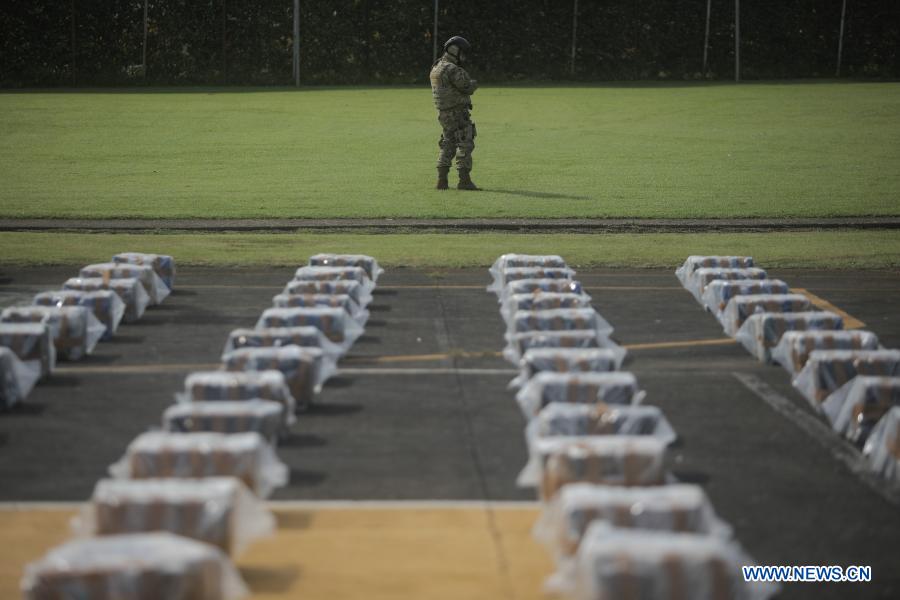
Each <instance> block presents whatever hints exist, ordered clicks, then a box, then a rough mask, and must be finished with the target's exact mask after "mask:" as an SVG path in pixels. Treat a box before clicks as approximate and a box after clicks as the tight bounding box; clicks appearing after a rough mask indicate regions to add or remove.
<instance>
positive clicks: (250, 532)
mask: <svg viewBox="0 0 900 600" xmlns="http://www.w3.org/2000/svg"><path fill="white" fill-rule="evenodd" d="M129 256H130V255H129ZM122 264H123V263H120V262H117V263H114V264H109V265H102V266H97V265H94V266H91V267H87V268H86V271H87V272H85V271H83V272H82V275H85V276H90V277H92V276H93V275H95V274H98V273H99V274H101V276H100V280H101V281H104V278H105V280H106V281H107V282H108V283H109V282H115V281H121V279H119V278H118V276H119V275H120V276H121V277H122V278H125V275H126V274H131V275H139V276H136V277H132V281H136V282H138V285H139V286H140V287H139V288H134V287H132V288H129V289H130V290H131V292H132V293H134V292H135V290H137V289H142V290H143V291H144V292H145V293H147V294H148V296H150V297H151V298H153V297H154V296H153V293H155V291H159V290H161V289H162V288H158V287H156V288H155V287H153V286H155V285H164V284H165V283H166V280H165V279H164V278H163V279H161V281H159V282H157V284H152V283H151V282H152V281H153V280H152V278H150V277H149V276H147V277H144V276H140V275H141V273H142V272H141V271H140V270H137V271H135V270H129V271H120V270H119V269H122V268H123V267H121V265H122ZM163 264H165V263H163ZM168 264H169V265H170V264H171V263H170V262H169V263H168ZM154 266H158V265H154ZM125 268H128V269H132V267H130V266H129V267H125ZM381 272H382V270H381V269H380V268H379V267H378V264H377V262H376V261H375V260H374V259H372V258H371V257H368V256H356V255H331V254H329V255H324V254H323V255H317V256H314V257H312V258H311V259H310V262H309V265H308V266H306V267H302V268H300V269H298V270H297V273H296V276H295V278H294V279H293V280H292V281H290V282H289V283H288V284H287V286H286V287H285V290H284V292H283V293H282V294H279V295H278V296H276V297H275V299H274V302H273V304H274V306H273V308H271V309H267V310H265V311H264V312H263V314H262V316H261V318H260V319H259V322H258V323H257V324H256V328H255V329H240V330H235V331H233V332H231V334H230V335H229V337H228V341H227V343H226V347H225V353H224V355H223V357H222V367H221V369H220V370H218V371H206V372H196V373H191V374H189V375H188V376H187V378H186V379H185V382H184V389H183V390H182V391H181V392H179V393H177V394H176V402H175V404H174V405H172V406H170V407H169V408H168V409H166V410H165V412H164V414H163V415H162V429H156V430H152V431H149V432H147V433H144V434H142V435H139V436H138V437H137V438H135V439H134V440H133V441H132V442H131V443H130V444H129V446H128V448H127V449H126V450H125V453H124V455H123V456H122V458H121V459H120V460H119V461H118V462H116V463H115V464H114V465H112V466H111V467H110V469H109V472H110V476H111V478H110V479H104V480H101V481H100V482H98V483H97V485H96V487H95V489H94V493H93V496H92V497H91V499H90V501H89V503H88V504H87V505H86V506H85V507H84V509H83V510H82V512H81V514H80V516H79V517H78V518H77V519H76V521H75V523H74V524H73V529H74V531H75V539H74V540H72V541H70V542H68V543H66V544H64V545H62V546H60V547H58V548H55V549H53V550H51V551H50V552H49V553H48V554H47V555H46V556H45V557H44V558H42V559H41V560H39V561H37V562H35V563H33V564H31V565H29V566H28V568H27V569H26V572H25V576H24V579H23V582H22V588H23V590H24V593H25V597H26V598H29V599H34V600H37V599H44V598H63V597H65V598H94V597H96V598H112V597H115V598H120V597H121V598H126V597H127V598H142V599H144V598H146V599H148V600H150V599H162V598H165V599H167V600H169V599H172V600H221V599H224V600H237V599H239V598H245V597H247V596H248V595H249V592H248V590H247V588H246V586H245V585H244V582H243V581H242V580H241V577H240V575H239V574H238V571H237V570H236V569H235V567H234V564H233V562H232V559H233V558H234V557H236V556H238V555H239V554H240V553H241V552H243V551H244V549H245V548H246V547H247V546H248V545H249V544H250V543H252V542H253V541H255V540H257V539H259V538H260V537H263V536H266V535H269V534H271V533H272V532H273V531H274V528H275V519H274V518H273V516H272V514H271V513H270V512H269V510H268V509H267V508H266V506H265V504H264V499H265V498H268V497H269V496H270V495H271V494H272V493H273V492H274V491H275V489H277V488H278V487H281V486H283V485H286V484H287V482H288V469H287V467H286V466H285V465H284V464H283V463H282V462H281V461H280V460H279V458H278V456H277V454H276V446H277V443H278V441H279V440H280V439H282V438H283V437H284V436H285V435H286V434H288V432H289V429H290V426H291V425H292V424H293V423H294V422H295V420H296V414H297V413H298V412H301V411H303V410H305V409H306V408H308V407H309V405H310V404H311V403H312V402H313V399H314V397H315V395H316V394H317V393H318V392H319V390H320V389H321V387H322V384H323V383H324V382H325V381H326V380H327V379H328V378H329V377H330V376H331V375H332V374H333V373H334V372H335V369H336V364H337V361H338V359H339V358H340V357H341V356H342V355H343V354H344V353H346V352H347V350H348V349H349V348H350V346H351V345H352V344H353V342H354V341H355V340H356V339H357V338H358V337H359V335H360V334H361V333H362V330H363V327H364V325H365V323H366V319H367V318H368V311H367V310H366V307H367V305H368V304H369V302H370V300H371V297H372V290H373V288H374V286H375V281H376V279H377V278H378V276H379V275H380V274H381ZM103 273H106V275H103ZM116 274H119V275H116ZM144 283H148V284H149V289H148V288H147V287H144ZM169 283H171V280H169ZM166 289H168V288H166ZM154 290H155V291H154ZM151 292H152V293H151ZM132 297H133V298H137V297H138V294H134V296H132ZM156 298H159V296H156ZM0 358H2V355H0Z"/></svg>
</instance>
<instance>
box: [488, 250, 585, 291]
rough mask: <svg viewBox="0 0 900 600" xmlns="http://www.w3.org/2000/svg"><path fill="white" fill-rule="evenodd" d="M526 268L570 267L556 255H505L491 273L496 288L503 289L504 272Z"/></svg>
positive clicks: (495, 264) (497, 261)
mask: <svg viewBox="0 0 900 600" xmlns="http://www.w3.org/2000/svg"><path fill="white" fill-rule="evenodd" d="M524 267H532V268H541V269H565V268H567V267H568V265H567V264H566V261H564V260H563V258H562V257H561V256H558V255H556V254H547V255H541V254H504V255H502V256H500V258H498V259H497V260H495V261H494V264H493V265H491V268H490V269H489V272H490V274H491V277H492V278H493V279H494V284H495V286H497V287H502V285H503V272H504V271H506V270H507V269H517V268H524Z"/></svg>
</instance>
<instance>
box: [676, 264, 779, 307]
mask: <svg viewBox="0 0 900 600" xmlns="http://www.w3.org/2000/svg"><path fill="white" fill-rule="evenodd" d="M768 278H769V277H768V275H767V274H766V272H765V271H764V270H763V269H757V268H755V267H754V268H748V269H719V268H702V269H697V270H696V271H694V272H693V273H692V274H691V276H690V277H689V278H688V280H687V283H686V284H685V286H684V287H685V289H687V291H689V292H690V293H691V294H693V296H694V298H696V299H697V302H700V303H702V302H703V292H705V291H706V286H707V285H709V284H710V283H711V282H713V281H741V280H747V279H757V280H763V279H768Z"/></svg>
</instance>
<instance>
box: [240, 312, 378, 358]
mask: <svg viewBox="0 0 900 600" xmlns="http://www.w3.org/2000/svg"><path fill="white" fill-rule="evenodd" d="M277 327H315V328H317V329H319V330H320V331H321V332H322V333H323V334H324V335H325V337H327V338H328V339H329V340H331V341H332V342H334V343H335V344H337V345H338V346H340V347H341V349H342V350H343V351H344V352H346V351H347V350H349V349H350V346H352V345H353V342H355V341H356V340H357V339H358V338H359V336H361V335H362V334H363V327H362V326H361V325H360V324H359V323H357V322H356V321H354V320H353V319H352V318H350V316H349V315H347V312H346V311H344V310H343V309H341V308H319V307H315V308H267V309H266V310H265V311H263V314H262V316H260V318H259V321H257V323H256V328H257V329H269V328H277Z"/></svg>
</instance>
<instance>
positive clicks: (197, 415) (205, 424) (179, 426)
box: [162, 400, 285, 443]
mask: <svg viewBox="0 0 900 600" xmlns="http://www.w3.org/2000/svg"><path fill="white" fill-rule="evenodd" d="M284 415H285V409H284V404H281V403H280V402H275V401H274V400H246V401H244V402H233V401H229V400H225V401H216V400H212V401H206V402H180V403H177V404H173V405H172V406H170V407H169V408H167V409H166V410H165V412H163V418H162V420H163V429H164V430H165V431H170V432H173V433H201V432H209V433H248V432H256V433H258V434H259V435H261V436H262V437H264V438H265V439H266V440H267V441H269V442H273V443H274V442H275V441H277V439H278V436H279V435H280V434H281V433H282V432H284V422H285V416H284Z"/></svg>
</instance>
